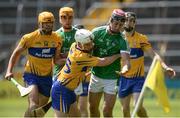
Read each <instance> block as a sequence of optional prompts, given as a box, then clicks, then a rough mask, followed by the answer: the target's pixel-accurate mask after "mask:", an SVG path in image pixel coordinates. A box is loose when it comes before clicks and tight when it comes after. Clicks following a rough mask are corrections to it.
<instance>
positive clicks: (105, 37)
mask: <svg viewBox="0 0 180 118" xmlns="http://www.w3.org/2000/svg"><path fill="white" fill-rule="evenodd" d="M108 28H109V27H108V26H101V27H98V28H95V29H93V30H92V32H93V34H94V44H95V45H94V46H95V47H94V50H93V55H94V56H97V57H107V56H112V55H114V54H119V53H120V52H123V51H125V52H129V50H128V46H127V43H126V41H125V39H124V38H123V36H122V34H121V33H117V34H110V33H109V32H108ZM120 66H121V65H120V58H119V59H117V60H115V61H114V62H113V63H112V64H110V65H108V66H104V67H93V68H92V73H93V74H94V75H95V76H97V77H100V78H102V79H118V78H119V76H118V75H117V74H116V72H115V71H120Z"/></svg>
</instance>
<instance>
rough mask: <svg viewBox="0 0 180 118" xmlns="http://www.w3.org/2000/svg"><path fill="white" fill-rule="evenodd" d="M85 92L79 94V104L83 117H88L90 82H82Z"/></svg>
mask: <svg viewBox="0 0 180 118" xmlns="http://www.w3.org/2000/svg"><path fill="white" fill-rule="evenodd" d="M82 86H83V93H82V94H81V95H80V96H79V99H78V105H79V110H80V113H81V117H88V88H89V82H82Z"/></svg>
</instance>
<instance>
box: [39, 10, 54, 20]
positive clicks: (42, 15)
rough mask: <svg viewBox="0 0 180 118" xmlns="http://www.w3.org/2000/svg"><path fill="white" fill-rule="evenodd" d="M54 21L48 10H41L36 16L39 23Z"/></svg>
mask: <svg viewBox="0 0 180 118" xmlns="http://www.w3.org/2000/svg"><path fill="white" fill-rule="evenodd" d="M54 21H55V18H54V15H53V14H52V13H51V12H48V11H44V12H41V13H40V14H39V16H38V22H39V23H42V22H54Z"/></svg>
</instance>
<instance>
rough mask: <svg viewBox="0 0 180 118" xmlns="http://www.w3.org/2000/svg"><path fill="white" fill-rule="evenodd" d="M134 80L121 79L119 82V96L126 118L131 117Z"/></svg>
mask: <svg viewBox="0 0 180 118" xmlns="http://www.w3.org/2000/svg"><path fill="white" fill-rule="evenodd" d="M133 83H134V82H133V79H130V78H126V77H121V78H120V81H119V91H118V96H119V98H120V102H121V106H122V108H121V109H122V112H123V116H124V117H130V100H131V97H132V92H133V91H132V86H133Z"/></svg>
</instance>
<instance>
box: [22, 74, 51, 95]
mask: <svg viewBox="0 0 180 118" xmlns="http://www.w3.org/2000/svg"><path fill="white" fill-rule="evenodd" d="M23 78H24V82H25V83H26V84H27V85H37V86H38V91H39V92H40V93H41V94H42V95H44V96H46V97H50V91H51V87H52V77H51V76H49V77H43V76H37V75H35V74H31V73H24V75H23Z"/></svg>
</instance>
